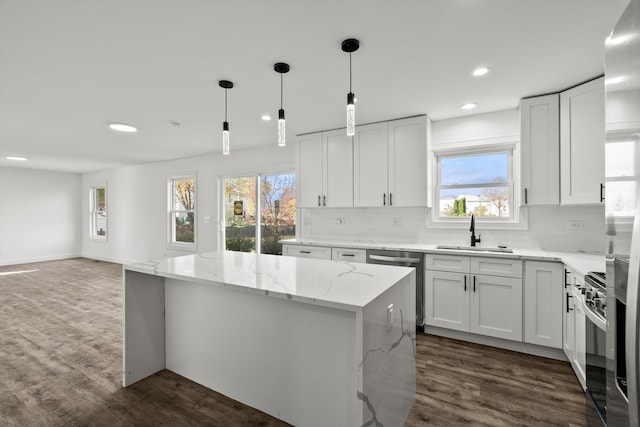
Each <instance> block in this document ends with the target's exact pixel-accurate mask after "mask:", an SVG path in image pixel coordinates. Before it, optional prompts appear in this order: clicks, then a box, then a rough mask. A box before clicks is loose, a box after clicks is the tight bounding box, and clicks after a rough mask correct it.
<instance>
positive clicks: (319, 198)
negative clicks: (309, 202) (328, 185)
mask: <svg viewBox="0 0 640 427" xmlns="http://www.w3.org/2000/svg"><path fill="white" fill-rule="evenodd" d="M318 206H320V195H318Z"/></svg>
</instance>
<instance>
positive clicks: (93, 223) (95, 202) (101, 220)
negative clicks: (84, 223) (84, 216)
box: [89, 185, 107, 240]
mask: <svg viewBox="0 0 640 427" xmlns="http://www.w3.org/2000/svg"><path fill="white" fill-rule="evenodd" d="M89 236H90V237H91V238H93V239H99V240H106V239H107V186H106V185H99V186H95V187H91V188H90V190H89Z"/></svg>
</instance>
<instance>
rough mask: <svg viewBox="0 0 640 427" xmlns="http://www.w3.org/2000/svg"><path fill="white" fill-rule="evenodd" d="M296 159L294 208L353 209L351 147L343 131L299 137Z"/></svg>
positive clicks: (349, 140) (350, 140)
mask: <svg viewBox="0 0 640 427" xmlns="http://www.w3.org/2000/svg"><path fill="white" fill-rule="evenodd" d="M296 155H297V168H298V170H297V180H298V200H297V205H298V207H301V208H313V207H341V208H342V207H352V206H353V143H352V138H351V137H349V136H347V134H346V132H345V131H344V130H343V129H341V130H336V131H330V132H319V133H313V134H308V135H302V136H300V137H299V138H298V144H297V153H296Z"/></svg>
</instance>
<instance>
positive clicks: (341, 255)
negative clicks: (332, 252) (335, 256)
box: [341, 254, 355, 256]
mask: <svg viewBox="0 0 640 427" xmlns="http://www.w3.org/2000/svg"><path fill="white" fill-rule="evenodd" d="M341 256H355V255H354V254H342V255H341Z"/></svg>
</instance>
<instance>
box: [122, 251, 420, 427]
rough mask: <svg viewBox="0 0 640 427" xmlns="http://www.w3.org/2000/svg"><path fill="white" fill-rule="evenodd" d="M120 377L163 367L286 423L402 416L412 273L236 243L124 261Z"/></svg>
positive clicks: (129, 380) (410, 357) (406, 400)
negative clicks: (244, 248) (245, 248)
mask: <svg viewBox="0 0 640 427" xmlns="http://www.w3.org/2000/svg"><path fill="white" fill-rule="evenodd" d="M124 281H125V283H124V295H125V297H124V298H125V303H124V306H125V320H124V354H123V365H124V366H123V385H124V386H125V387H126V386H129V385H131V384H133V383H135V382H136V381H139V380H141V379H143V378H145V377H147V376H149V375H152V374H154V373H155V372H158V371H160V370H162V369H168V370H171V371H173V372H176V373H178V374H180V375H182V376H184V377H186V378H189V379H191V380H193V381H195V382H197V383H199V384H202V385H204V386H206V387H208V388H211V389H213V390H215V391H217V392H219V393H222V394H224V395H226V396H229V397H231V398H232V399H235V400H238V401H240V402H242V403H244V404H246V405H249V406H252V407H254V408H257V409H259V410H261V411H264V412H266V413H268V414H270V415H272V416H274V417H276V418H279V419H281V420H283V421H286V422H288V423H291V424H293V425H296V426H327V425H340V426H357V425H365V424H366V425H378V424H377V423H381V424H382V425H385V426H403V425H404V423H405V420H406V418H407V415H408V413H409V411H410V409H411V406H412V404H413V401H414V398H415V387H416V385H415V325H414V319H415V287H414V282H415V271H414V270H413V269H410V268H405V267H388V266H380V265H370V264H355V263H346V262H335V261H325V260H314V259H299V258H291V257H282V256H274V255H261V254H248V253H242V252H230V251H226V252H211V253H204V254H196V255H188V256H182V257H176V258H168V259H162V260H158V261H149V262H145V263H138V264H132V265H127V266H125V268H124Z"/></svg>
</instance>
